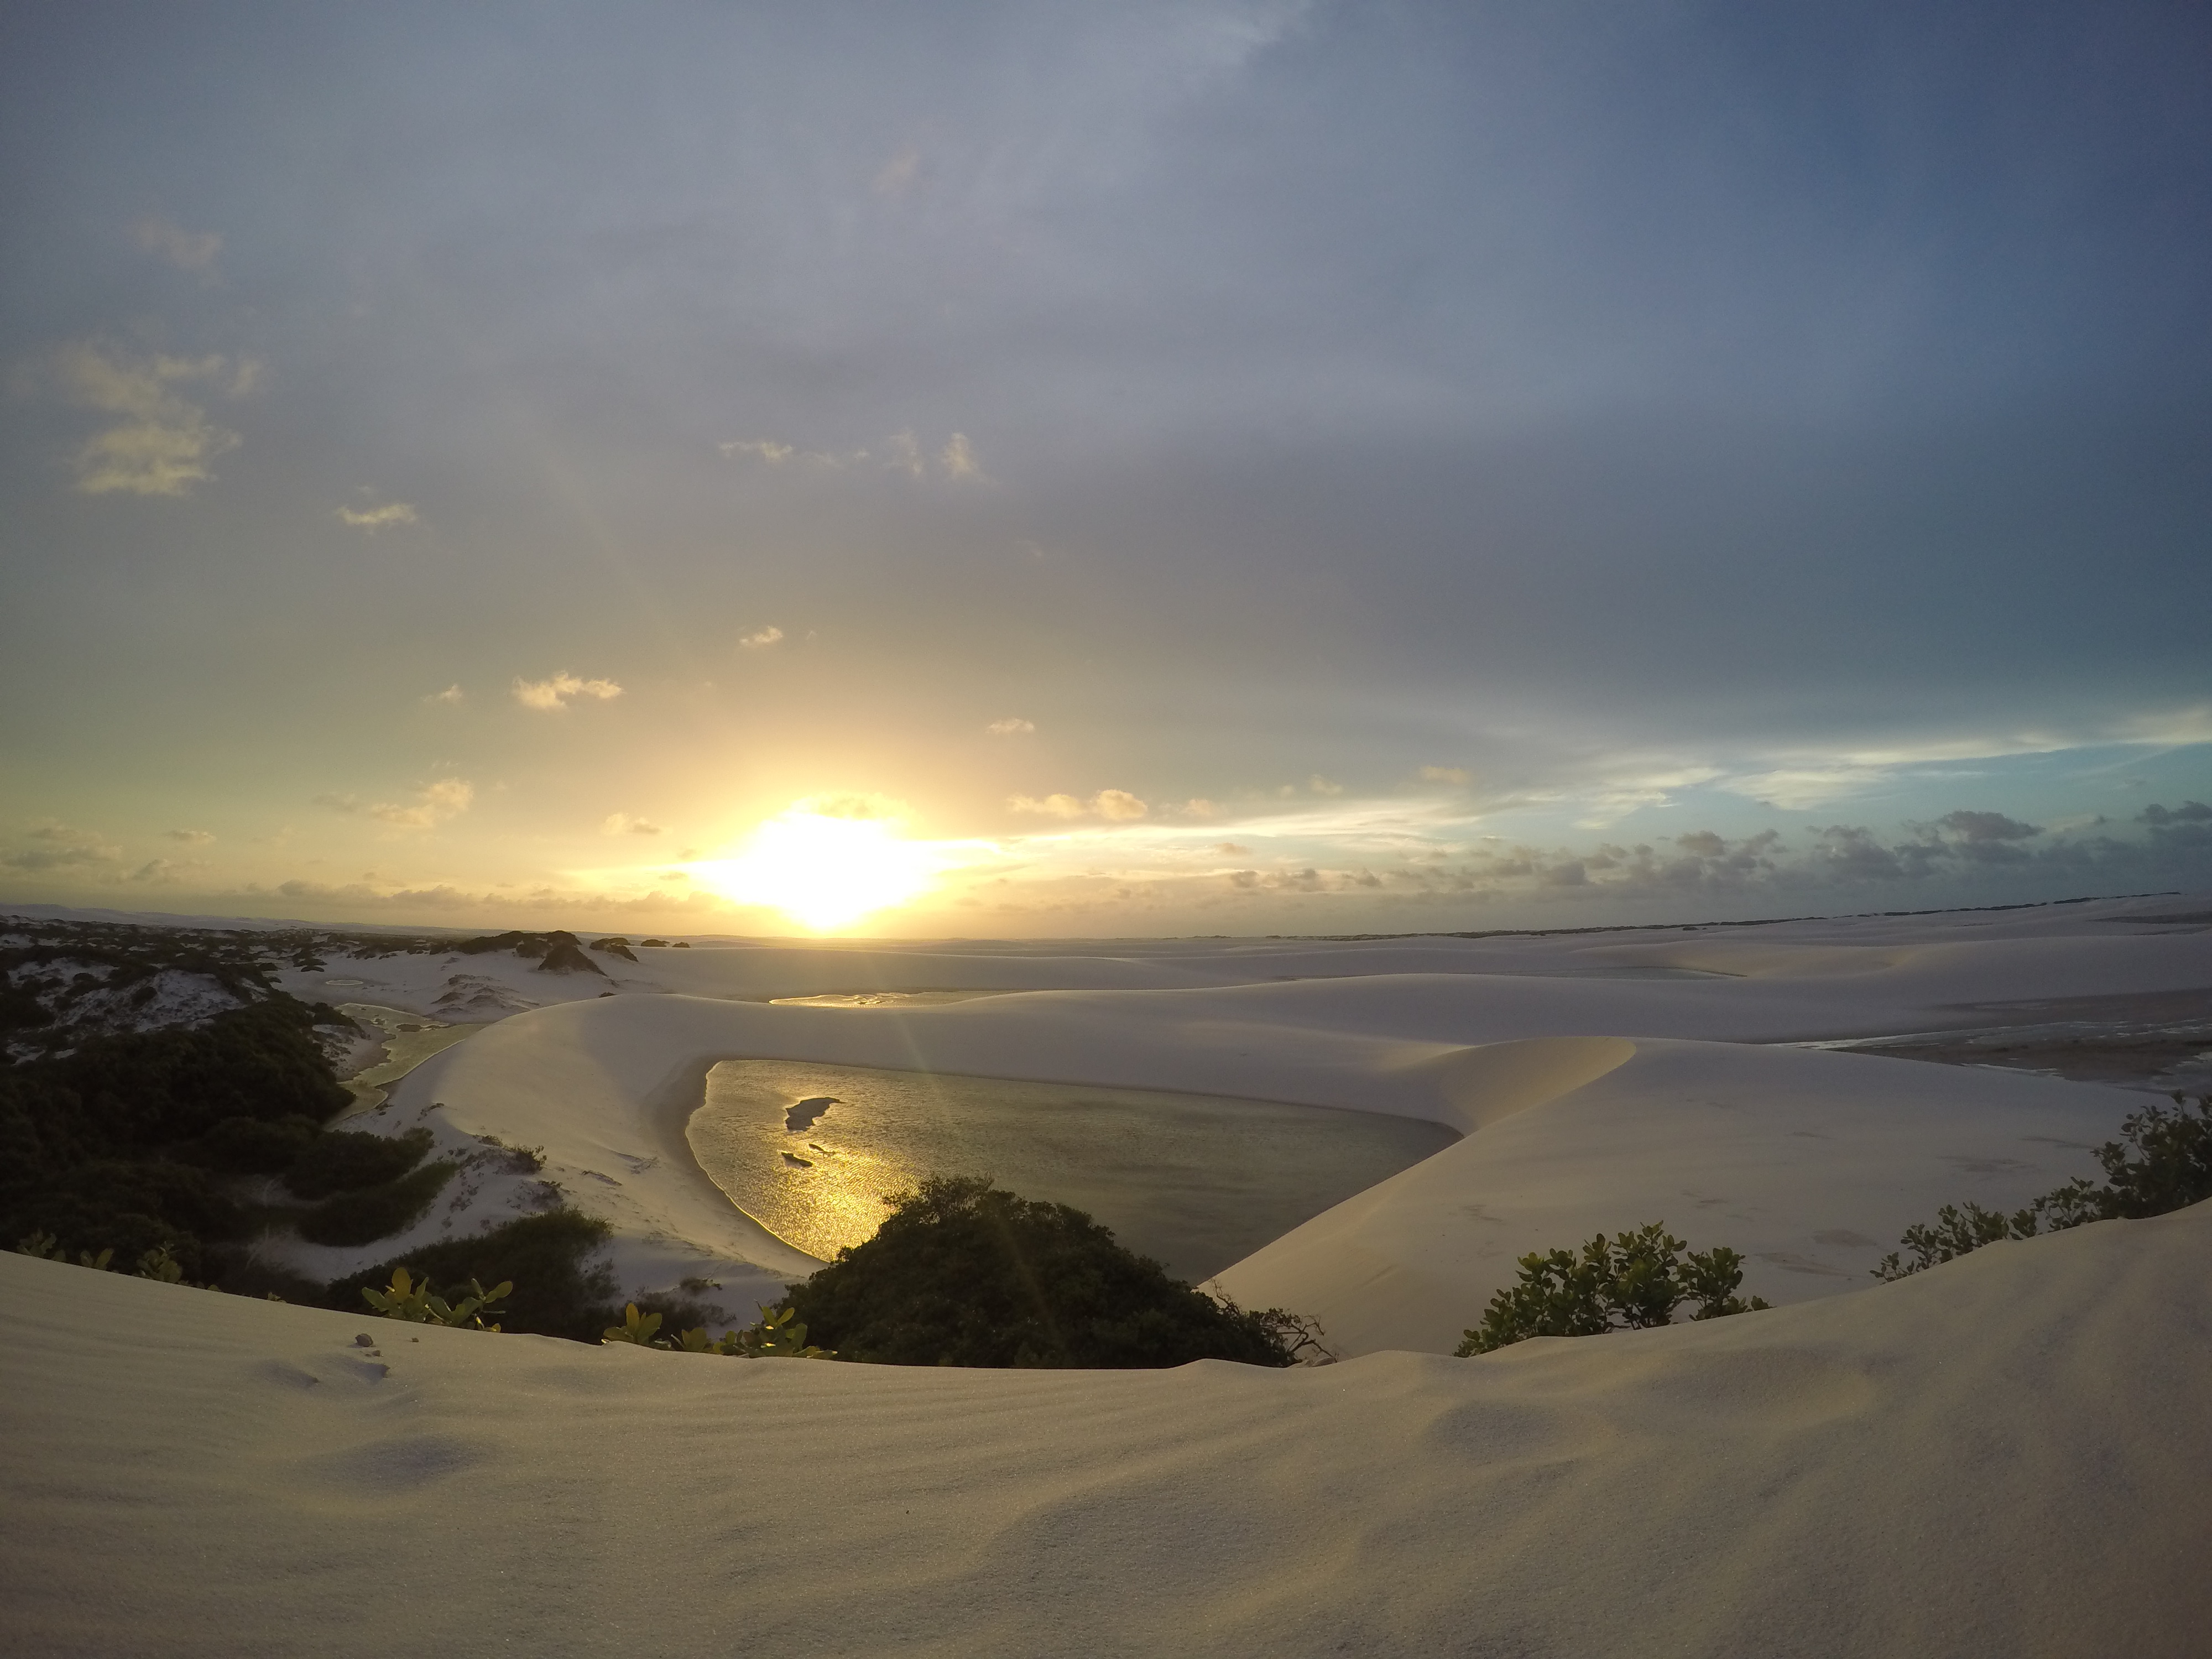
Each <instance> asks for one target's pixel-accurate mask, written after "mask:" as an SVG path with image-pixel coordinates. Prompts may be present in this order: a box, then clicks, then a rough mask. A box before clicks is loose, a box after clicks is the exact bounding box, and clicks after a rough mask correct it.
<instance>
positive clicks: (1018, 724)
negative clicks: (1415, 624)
mask: <svg viewBox="0 0 2212 1659" xmlns="http://www.w3.org/2000/svg"><path fill="white" fill-rule="evenodd" d="M983 729H984V730H985V731H986V732H989V733H990V734H991V735H992V736H993V737H994V738H1024V737H1027V736H1028V735H1029V734H1030V732H1034V731H1036V721H1035V720H1024V719H1022V718H1021V716H1019V715H1018V714H1009V715H1007V716H1006V719H1004V720H993V721H992V722H991V723H990V724H989V725H988V726H985V727H984V728H983Z"/></svg>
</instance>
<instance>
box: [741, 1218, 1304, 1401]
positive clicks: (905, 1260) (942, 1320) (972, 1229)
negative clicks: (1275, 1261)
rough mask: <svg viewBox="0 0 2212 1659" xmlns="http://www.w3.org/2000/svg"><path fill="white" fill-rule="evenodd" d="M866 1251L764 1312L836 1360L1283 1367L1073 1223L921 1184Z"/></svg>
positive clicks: (1275, 1330)
mask: <svg viewBox="0 0 2212 1659" xmlns="http://www.w3.org/2000/svg"><path fill="white" fill-rule="evenodd" d="M887 1201H888V1202H889V1203H890V1206H891V1213H890V1217H889V1218H887V1219H886V1220H885V1221H884V1225H883V1226H882V1227H881V1228H880V1229H879V1230H878V1231H877V1233H876V1236H875V1237H873V1238H871V1239H869V1240H868V1241H867V1242H866V1243H864V1244H857V1245H854V1246H851V1247H849V1248H848V1249H842V1250H840V1251H839V1252H838V1253H837V1259H836V1261H834V1262H832V1263H831V1264H830V1265H829V1266H828V1267H824V1268H823V1269H822V1270H821V1271H820V1272H819V1273H816V1274H815V1275H814V1276H813V1277H812V1278H811V1279H808V1280H807V1281H806V1282H805V1283H804V1284H802V1285H792V1286H791V1287H790V1289H789V1291H788V1292H787V1295H786V1297H785V1298H784V1300H783V1302H782V1303H781V1304H778V1309H779V1310H781V1309H785V1308H788V1309H790V1310H793V1312H794V1313H795V1314H796V1316H798V1318H799V1320H801V1321H803V1322H805V1325H806V1327H807V1329H808V1331H809V1332H810V1334H811V1335H810V1340H811V1341H813V1342H815V1343H818V1344H819V1345H821V1346H823V1347H825V1348H834V1349H835V1350H836V1352H837V1354H838V1357H839V1358H842V1359H854V1360H861V1361H866V1362H872V1363H875V1364H893V1365H987V1366H1037V1367H1052V1368H1063V1367H1077V1366H1082V1367H1097V1368H1110V1369H1145V1368H1152V1367H1158V1366H1164V1365H1181V1364H1186V1363H1187V1362H1188V1361H1190V1360H1194V1359H1233V1360H1239V1361H1242V1362H1243V1363H1244V1364H1250V1365H1287V1364H1290V1363H1291V1355H1290V1353H1289V1352H1287V1351H1286V1346H1285V1342H1284V1340H1282V1338H1281V1336H1280V1334H1279V1332H1280V1326H1279V1324H1277V1323H1271V1322H1270V1321H1269V1318H1268V1316H1264V1315H1257V1314H1248V1313H1244V1312H1243V1311H1242V1310H1238V1309H1237V1308H1234V1307H1225V1306H1223V1305H1222V1304H1219V1303H1217V1302H1215V1301H1213V1300H1212V1298H1210V1297H1206V1296H1203V1295H1201V1294H1200V1293H1199V1292H1198V1291H1194V1290H1193V1289H1192V1288H1191V1287H1190V1286H1189V1285H1186V1284H1183V1283H1182V1281H1181V1280H1179V1279H1170V1277H1168V1274H1167V1271H1166V1269H1164V1267H1161V1266H1160V1265H1159V1263H1158V1262H1157V1261H1151V1260H1150V1259H1148V1258H1146V1257H1144V1256H1139V1255H1132V1254H1131V1253H1130V1252H1129V1251H1127V1250H1126V1249H1122V1248H1121V1245H1119V1244H1117V1243H1115V1242H1114V1235H1113V1234H1112V1233H1110V1232H1109V1231H1107V1230H1106V1229H1105V1228H1103V1227H1102V1226H1100V1225H1098V1224H1097V1222H1095V1221H1093V1220H1092V1219H1091V1218H1090V1217H1089V1216H1087V1215H1085V1213H1084V1212H1082V1211H1080V1210H1076V1209H1071V1208H1070V1207H1068V1206H1066V1205H1065V1204H1042V1203H1036V1202H1032V1201H1030V1200H1026V1199H1022V1198H1018V1197H1016V1196H1015V1195H1014V1194H1012V1193H1006V1192H1000V1191H999V1190H998V1189H997V1188H994V1187H993V1186H992V1185H991V1183H990V1182H989V1181H988V1179H987V1178H983V1177H977V1176H932V1177H931V1178H930V1179H928V1180H927V1181H925V1182H922V1184H921V1191H919V1192H914V1193H902V1194H900V1195H898V1196H897V1197H896V1198H894V1199H891V1200H887Z"/></svg>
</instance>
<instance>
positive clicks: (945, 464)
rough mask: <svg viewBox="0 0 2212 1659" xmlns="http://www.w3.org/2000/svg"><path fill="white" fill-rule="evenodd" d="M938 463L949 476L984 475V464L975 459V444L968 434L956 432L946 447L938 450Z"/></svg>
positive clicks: (978, 477) (972, 476)
mask: <svg viewBox="0 0 2212 1659" xmlns="http://www.w3.org/2000/svg"><path fill="white" fill-rule="evenodd" d="M937 464H938V465H939V466H940V467H942V468H943V469H944V470H945V477H948V478H977V479H980V478H981V477H983V467H982V464H981V462H980V461H978V460H977V459H975V446H974V445H972V444H970V443H969V441H968V435H967V434H966V433H964V432H956V433H954V434H953V435H952V436H951V440H950V441H948V442H947V443H946V444H945V447H944V448H943V449H941V450H939V452H938V456H937Z"/></svg>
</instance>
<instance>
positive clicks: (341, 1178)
mask: <svg viewBox="0 0 2212 1659" xmlns="http://www.w3.org/2000/svg"><path fill="white" fill-rule="evenodd" d="M429 1150H430V1132H429V1131H428V1129H420V1128H417V1129H410V1130H409V1131H408V1132H407V1133H405V1134H403V1135H368V1134H362V1133H359V1132H358V1131H356V1130H351V1129H326V1130H325V1131H324V1132H323V1133H321V1134H319V1135H317V1136H316V1137H315V1138H314V1139H313V1140H312V1141H310V1142H309V1143H308V1144H307V1146H304V1147H302V1148H301V1151H300V1152H299V1154H298V1156H297V1157H295V1158H294V1160H293V1162H292V1163H291V1164H289V1166H288V1167H287V1168H286V1169H285V1170H284V1184H285V1185H286V1186H287V1187H289V1188H291V1189H292V1191H294V1192H295V1193H297V1194H299V1195H300V1196H301V1198H309V1199H313V1198H328V1197H329V1196H330V1195H331V1194H333V1193H350V1192H356V1191H359V1190H360V1189H362V1188H367V1187H381V1186H383V1185H385V1184H386V1182H393V1181H397V1180H398V1178H399V1177H400V1176H404V1175H405V1174H406V1173H407V1172H408V1171H409V1170H411V1169H413V1168H414V1167H415V1166H416V1164H420V1163H421V1162H422V1159H423V1158H424V1157H425V1156H426V1155H427V1154H428V1152H429ZM450 1167H451V1166H448V1168H449V1169H450ZM369 1237H372V1238H381V1237H383V1235H382V1234H381V1233H372V1234H370V1235H369Z"/></svg>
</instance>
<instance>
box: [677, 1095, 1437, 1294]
mask: <svg viewBox="0 0 2212 1659" xmlns="http://www.w3.org/2000/svg"><path fill="white" fill-rule="evenodd" d="M685 1133H686V1136H687V1138H688V1139H689V1140H690V1145H691V1150H692V1152H693V1155H694V1156H696V1158H698V1160H699V1164H700V1167H701V1168H702V1169H703V1170H706V1172H707V1174H708V1178H710V1179H711V1180H712V1181H713V1182H714V1184H715V1185H716V1186H717V1187H719V1188H721V1189H722V1191H723V1192H724V1193H726V1194H728V1196H729V1198H730V1200H731V1201H732V1203H734V1204H735V1205H736V1206H738V1208H739V1209H741V1210H743V1211H744V1212H745V1213H746V1214H747V1215H749V1216H750V1217H752V1218H753V1219H754V1220H756V1221H757V1222H759V1223H760V1224H761V1225H763V1226H764V1227H766V1228H767V1229H768V1230H769V1231H771V1232H773V1233H775V1235H776V1236H777V1237H780V1238H782V1239H784V1240H785V1241H787V1243H791V1244H793V1245H795V1246H797V1247H798V1248H799V1249H802V1250H805V1251H806V1252H807V1253H808V1254H809V1255H817V1256H820V1257H822V1258H823V1259H824V1260H827V1259H829V1257H831V1256H834V1255H836V1253H837V1251H838V1250H839V1249H842V1247H844V1246H846V1245H848V1244H858V1243H861V1242H862V1241H863V1240H865V1239H866V1238H868V1237H871V1236H872V1234H873V1233H874V1232H875V1231H876V1228H877V1226H878V1224H879V1223H880V1222H881V1221H882V1220H883V1217H884V1203H883V1200H884V1199H886V1198H888V1197H890V1195H891V1194H894V1193H898V1192H902V1191H907V1190H909V1189H911V1188H914V1187H915V1186H916V1185H917V1184H918V1183H919V1182H921V1179H922V1178H923V1177H924V1176H929V1175H987V1176H991V1177H993V1178H994V1180H995V1181H996V1182H997V1183H998V1184H999V1185H1000V1187H1002V1188H1006V1189H1007V1190H1009V1191H1012V1192H1016V1193H1018V1194H1021V1195H1022V1196H1023V1197H1024V1198H1033V1199H1049V1200H1054V1201H1055V1202H1058V1203H1062V1204H1072V1205H1073V1206H1075V1207H1076V1208H1078V1209H1079V1210H1085V1211H1088V1212H1090V1213H1091V1215H1092V1216H1094V1217H1095V1218H1097V1220H1099V1221H1100V1222H1102V1223H1103V1224H1104V1225H1106V1226H1108V1227H1110V1228H1112V1229H1113V1230H1114V1234H1115V1237H1117V1238H1118V1239H1120V1241H1121V1243H1123V1244H1125V1245H1127V1247H1128V1248H1129V1249H1133V1250H1135V1251H1137V1252H1138V1253H1139V1254H1140V1255H1149V1256H1152V1257H1154V1258H1156V1259H1157V1260H1158V1261H1161V1262H1163V1263H1164V1264H1165V1265H1166V1267H1167V1268H1168V1270H1169V1272H1170V1273H1174V1274H1175V1275H1176V1277H1177V1278H1180V1279H1189V1280H1191V1281H1193V1282H1197V1281H1199V1280H1201V1279H1207V1278H1210V1277H1211V1276H1212V1275H1213V1274H1214V1273H1219V1272H1220V1271H1221V1270H1222V1269H1223V1268H1224V1267H1228V1266H1230V1265H1231V1263H1232V1262H1237V1261H1243V1259H1244V1258H1245V1257H1246V1256H1248V1255H1251V1254H1252V1252H1253V1251H1255V1250H1256V1249H1259V1248H1260V1247H1261V1245H1263V1244H1266V1243H1269V1242H1271V1241H1272V1240H1274V1239H1276V1238H1279V1237H1281V1236H1282V1235H1283V1234H1285V1233H1286V1232H1288V1231H1290V1230H1291V1228H1293V1227H1295V1226H1297V1225H1298V1224H1299V1223H1300V1222H1302V1221H1305V1220H1308V1219H1310V1218H1312V1217H1314V1216H1316V1215H1319V1214H1320V1213H1321V1212H1322V1211H1323V1210H1326V1209H1328V1208H1329V1207H1330V1206H1332V1205H1335V1204H1339V1203H1341V1202H1342V1201H1343V1200H1346V1199H1347V1198H1350V1197H1351V1196H1352V1194H1355V1193H1358V1192H1364V1191H1365V1190H1366V1189H1367V1188H1370V1187H1371V1186H1373V1185H1375V1184H1376V1182H1379V1181H1384V1180H1387V1179H1389V1177H1390V1176H1394V1175H1395V1174H1397V1173H1398V1171H1399V1170H1403V1169H1406V1168H1407V1167H1408V1166H1409V1165H1412V1164H1418V1163H1419V1162H1420V1160H1421V1159H1423V1158H1427V1157H1428V1156H1430V1155H1431V1153H1433V1152H1441V1151H1442V1150H1443V1148H1444V1147H1446V1146H1449V1145H1450V1144H1451V1143H1452V1142H1453V1141H1455V1140H1456V1139H1458V1138H1459V1137H1458V1136H1457V1135H1456V1134H1455V1133H1453V1132H1452V1131H1451V1130H1449V1129H1448V1128H1446V1127H1444V1126H1443V1125H1442V1124H1440V1123H1430V1122H1426V1121H1422V1120H1420V1119H1418V1118H1406V1117H1393V1116H1389V1115H1384V1114H1383V1113H1379V1112H1353V1111H1342V1110H1338V1109H1334V1108H1330V1107H1326V1106H1297V1105H1291V1104H1288V1103H1284V1102H1280V1101H1264V1100H1243V1099H1238V1098H1235V1097H1227V1096H1218V1095H1193V1094H1179V1093H1171V1092H1169V1091H1162V1090H1154V1089H1105V1088H1093V1087H1090V1086H1088V1085H1075V1084H1059V1083H1029V1082H1017V1081H1011V1080H1008V1079H1004V1078H981V1077H951V1076H940V1075H935V1074H933V1073H924V1072H896V1071H881V1070H876V1069H873V1068H871V1067H866V1066H826V1065H815V1064H811V1063H806V1062H801V1061H794V1060H724V1061H722V1062H721V1063H720V1065H718V1066H714V1068H713V1069H712V1070H711V1071H709V1072H708V1074H707V1086H706V1098H705V1101H704V1103H703V1104H702V1106H701V1107H700V1109H699V1110H698V1111H697V1112H696V1113H695V1114H693V1115H692V1117H691V1120H690V1124H689V1125H688V1126H687V1127H686V1130H685Z"/></svg>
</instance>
